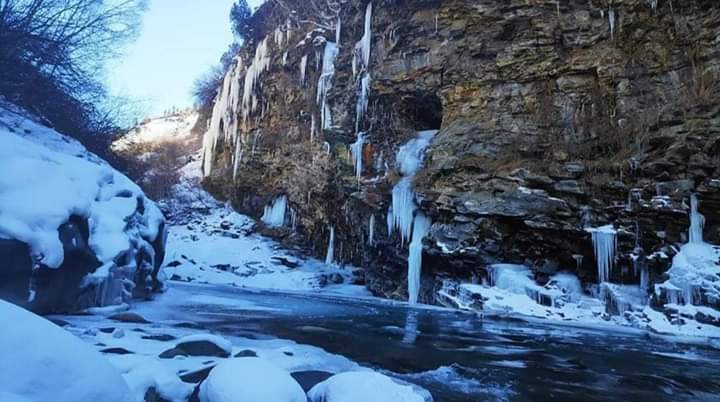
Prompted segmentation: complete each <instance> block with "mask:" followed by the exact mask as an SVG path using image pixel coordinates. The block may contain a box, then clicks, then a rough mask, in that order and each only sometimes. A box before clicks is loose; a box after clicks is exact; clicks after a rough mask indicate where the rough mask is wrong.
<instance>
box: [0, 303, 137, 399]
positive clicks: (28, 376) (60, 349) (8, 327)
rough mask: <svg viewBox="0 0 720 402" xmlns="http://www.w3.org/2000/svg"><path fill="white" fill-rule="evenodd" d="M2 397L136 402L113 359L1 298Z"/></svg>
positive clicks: (0, 384)
mask: <svg viewBox="0 0 720 402" xmlns="http://www.w3.org/2000/svg"><path fill="white" fill-rule="evenodd" d="M0 317H2V320H3V328H2V330H0V372H1V373H3V374H2V375H0V400H2V401H3V402H8V401H23V402H29V401H30V402H46V401H53V402H77V401H104V402H136V401H135V399H134V397H133V396H132V394H131V392H130V389H129V388H128V386H127V383H126V382H125V381H124V380H123V377H122V376H121V375H120V373H119V372H118V371H117V370H116V369H115V368H114V367H112V366H111V365H110V362H108V360H107V359H105V358H104V357H103V356H102V355H100V354H99V353H98V352H96V351H95V350H93V349H92V347H91V346H89V345H87V344H85V343H84V342H82V341H81V340H80V339H78V338H76V337H75V336H73V335H71V334H70V333H68V332H66V331H64V330H63V329H61V328H59V327H57V326H55V325H54V324H52V323H50V322H49V321H46V320H45V319H42V318H40V317H38V316H36V315H34V314H32V313H30V312H28V311H25V310H23V309H21V308H19V307H17V306H14V305H12V304H10V303H6V302H4V301H0Z"/></svg>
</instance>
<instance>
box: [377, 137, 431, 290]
mask: <svg viewBox="0 0 720 402" xmlns="http://www.w3.org/2000/svg"><path fill="white" fill-rule="evenodd" d="M435 133H437V131H436V130H430V131H420V132H419V133H418V134H417V137H416V138H413V139H412V140H410V141H408V143H407V144H405V145H403V146H402V147H400V150H399V151H398V154H397V162H396V163H397V168H398V170H399V171H400V173H401V174H402V175H403V178H402V179H400V181H399V182H398V183H397V184H396V185H395V187H394V188H393V192H392V206H391V207H390V210H389V211H388V233H393V232H394V231H395V230H399V231H400V237H401V239H402V242H403V243H404V242H405V241H407V240H411V242H410V248H409V255H408V295H409V301H410V303H413V304H414V303H416V302H417V300H418V294H419V292H420V273H421V272H420V270H421V268H422V250H423V247H422V240H423V238H424V237H425V236H426V235H427V233H428V231H429V230H430V225H431V222H430V219H429V218H427V217H426V216H425V215H423V214H422V212H418V213H417V215H416V214H415V212H416V211H417V205H416V204H415V192H414V191H413V189H412V181H413V178H414V177H415V173H417V171H418V169H420V167H421V166H422V162H423V158H424V156H425V150H426V149H427V147H428V146H429V145H430V141H431V140H432V138H433V136H434V135H435Z"/></svg>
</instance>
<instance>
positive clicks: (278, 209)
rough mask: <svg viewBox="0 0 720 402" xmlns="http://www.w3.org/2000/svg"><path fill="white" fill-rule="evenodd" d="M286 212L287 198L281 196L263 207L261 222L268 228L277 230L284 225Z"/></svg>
mask: <svg viewBox="0 0 720 402" xmlns="http://www.w3.org/2000/svg"><path fill="white" fill-rule="evenodd" d="M286 210H287V197H286V196H284V195H283V196H281V197H278V198H276V199H275V200H273V202H272V203H271V204H270V205H268V206H266V207H265V212H264V213H263V216H262V218H261V220H262V221H263V222H264V223H265V224H266V225H268V226H270V227H274V228H278V227H281V226H283V225H284V224H285V212H286Z"/></svg>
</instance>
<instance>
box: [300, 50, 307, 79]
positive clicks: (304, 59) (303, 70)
mask: <svg viewBox="0 0 720 402" xmlns="http://www.w3.org/2000/svg"><path fill="white" fill-rule="evenodd" d="M307 59H308V58H307V55H304V56H303V57H302V59H300V85H301V86H305V74H306V73H307Z"/></svg>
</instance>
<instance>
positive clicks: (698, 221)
mask: <svg viewBox="0 0 720 402" xmlns="http://www.w3.org/2000/svg"><path fill="white" fill-rule="evenodd" d="M704 227H705V217H704V216H703V215H702V214H701V213H700V212H699V211H698V200H697V195H695V194H693V195H691V196H690V230H689V231H688V238H689V239H690V243H702V242H703V228H704Z"/></svg>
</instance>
